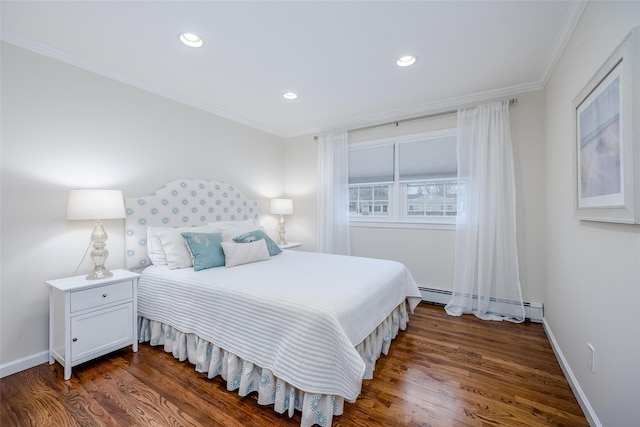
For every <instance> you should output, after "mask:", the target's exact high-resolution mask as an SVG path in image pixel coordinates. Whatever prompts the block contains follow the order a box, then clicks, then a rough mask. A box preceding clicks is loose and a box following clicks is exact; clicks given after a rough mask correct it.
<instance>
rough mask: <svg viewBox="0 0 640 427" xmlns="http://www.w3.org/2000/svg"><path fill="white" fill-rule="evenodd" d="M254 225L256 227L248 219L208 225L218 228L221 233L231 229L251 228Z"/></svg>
mask: <svg viewBox="0 0 640 427" xmlns="http://www.w3.org/2000/svg"><path fill="white" fill-rule="evenodd" d="M252 225H254V224H253V220H252V219H246V220H244V221H218V222H210V223H209V224H207V226H208V227H212V228H216V229H217V230H218V231H219V232H221V231H222V230H226V229H231V228H239V227H250V226H252Z"/></svg>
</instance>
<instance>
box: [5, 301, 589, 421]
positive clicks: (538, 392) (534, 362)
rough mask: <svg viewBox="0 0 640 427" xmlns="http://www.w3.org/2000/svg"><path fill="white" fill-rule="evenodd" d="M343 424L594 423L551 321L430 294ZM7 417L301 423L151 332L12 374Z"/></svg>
mask: <svg viewBox="0 0 640 427" xmlns="http://www.w3.org/2000/svg"><path fill="white" fill-rule="evenodd" d="M374 377H375V378H374V379H373V380H371V381H365V382H364V384H363V388H362V394H361V395H360V396H359V398H358V400H357V401H356V402H355V403H345V408H344V414H343V415H341V416H338V417H334V419H333V421H334V422H333V425H334V426H363V427H364V426H368V427H374V426H489V425H492V426H497V425H501V426H587V425H588V423H587V420H586V418H585V417H584V415H583V414H582V411H581V409H580V406H579V405H578V403H577V401H576V399H575V397H574V395H573V394H572V392H571V389H570V388H569V385H568V383H567V381H566V379H565V377H564V376H563V373H562V371H561V369H560V366H559V365H558V362H557V361H556V358H555V356H554V354H553V351H552V349H551V346H550V344H549V341H548V339H547V337H546V335H545V332H544V330H543V327H542V325H540V324H535V323H525V324H520V325H515V324H511V323H507V322H486V321H481V320H479V319H476V318H475V316H463V317H450V316H448V315H447V314H446V313H445V312H444V310H443V308H442V307H437V306H433V305H429V304H420V305H419V306H418V308H417V309H416V312H415V313H414V314H413V315H411V316H410V321H409V328H408V329H407V331H405V332H401V333H400V334H399V335H398V337H397V338H396V339H395V340H394V342H393V344H392V346H391V350H390V352H389V355H388V356H382V357H381V358H380V359H379V361H378V363H377V365H376V370H375V373H374ZM0 389H1V396H0V397H1V401H0V411H1V412H0V425H2V426H3V427H4V426H82V427H86V426H133V425H138V426H299V424H300V416H299V414H296V416H294V418H291V419H289V418H288V417H286V416H283V415H279V414H277V413H275V412H274V411H273V410H272V407H270V406H266V407H262V406H259V405H258V404H257V402H256V400H255V397H254V396H249V397H245V398H242V397H239V396H238V395H237V394H236V393H231V392H227V391H226V384H225V382H224V381H223V380H222V379H221V378H220V377H217V378H215V379H213V380H209V379H207V378H206V376H205V375H202V374H198V373H197V372H195V370H194V368H193V366H192V365H191V364H189V363H188V362H182V363H181V362H178V361H177V360H175V359H174V358H173V356H172V355H171V354H169V353H165V352H164V351H163V350H162V349H160V348H154V347H150V346H149V345H148V344H143V345H141V346H140V350H139V352H138V353H133V352H131V350H130V348H129V349H123V350H121V351H118V352H115V353H112V354H110V355H108V356H105V357H103V358H101V359H98V360H97V361H94V362H90V363H87V364H85V365H81V366H77V367H74V368H73V375H72V377H71V379H70V380H69V381H64V380H63V369H62V367H61V366H60V365H59V364H58V363H56V364H55V365H53V366H49V365H48V364H43V365H39V366H37V367H35V368H32V369H29V370H26V371H23V372H20V373H17V374H15V375H11V376H9V377H6V378H3V379H2V380H1V382H0Z"/></svg>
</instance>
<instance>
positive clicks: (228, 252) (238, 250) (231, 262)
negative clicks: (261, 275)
mask: <svg viewBox="0 0 640 427" xmlns="http://www.w3.org/2000/svg"><path fill="white" fill-rule="evenodd" d="M221 245H222V250H223V251H224V259H225V263H224V266H225V267H234V266H236V265H242V264H248V263H250V262H256V261H265V260H268V259H269V258H270V257H269V250H268V249H267V242H266V241H265V240H264V239H260V240H256V241H255V242H250V243H236V242H224V241H223V242H222V243H221Z"/></svg>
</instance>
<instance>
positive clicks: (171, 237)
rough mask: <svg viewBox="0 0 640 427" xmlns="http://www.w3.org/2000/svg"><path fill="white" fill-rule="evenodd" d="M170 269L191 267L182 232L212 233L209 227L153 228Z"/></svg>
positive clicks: (187, 248)
mask: <svg viewBox="0 0 640 427" xmlns="http://www.w3.org/2000/svg"><path fill="white" fill-rule="evenodd" d="M154 229H155V230H154V231H155V234H156V236H157V237H158V239H159V240H160V242H161V243H162V250H163V252H164V255H165V257H166V260H167V265H168V266H169V268H170V269H172V270H173V269H176V268H187V267H193V260H192V259H191V253H189V247H188V246H187V242H186V241H185V240H184V237H182V234H181V233H183V232H191V233H213V230H211V228H210V227H176V228H170V227H154ZM147 244H149V243H148V241H147Z"/></svg>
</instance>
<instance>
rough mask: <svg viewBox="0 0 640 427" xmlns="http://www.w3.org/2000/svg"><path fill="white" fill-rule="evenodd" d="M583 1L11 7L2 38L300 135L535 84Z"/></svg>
mask: <svg viewBox="0 0 640 427" xmlns="http://www.w3.org/2000/svg"><path fill="white" fill-rule="evenodd" d="M584 5H585V2H584V1H578V0H571V1H515V0H514V1H482V0H477V1H454V0H452V1H408V2H405V1H313V2H311V1H285V2H276V1H252V2H249V1H227V2H221V1H199V2H196V1H179V2H178V1H128V2H124V1H122V2H120V1H73V2H64V1H44V2H36V1H15V2H12V1H4V0H3V1H2V5H1V7H2V10H1V12H2V14H1V15H2V16H1V19H2V21H1V22H2V39H3V40H4V41H6V42H8V43H12V44H15V45H18V46H21V47H24V48H27V49H30V50H33V51H36V52H38V53H41V54H44V55H47V56H50V57H53V58H56V59H59V60H62V61H65V62H68V63H71V64H73V65H76V66H79V67H81V68H84V69H87V70H90V71H92V72H95V73H98V74H101V75H104V76H107V77H110V78H113V79H116V80H119V81H122V82H124V83H127V84H130V85H133V86H137V87H140V88H143V89H145V90H148V91H151V92H154V93H157V94H160V95H162V96H166V97H168V98H172V99H175V100H177V101H180V102H183V103H186V104H189V105H192V106H194V107H197V108H200V109H203V110H206V111H209V112H212V113H215V114H218V115H220V116H223V117H226V118H229V119H231V120H235V121H237V122H240V123H243V124H246V125H249V126H252V127H254V128H257V129H260V130H263V131H266V132H269V133H272V134H274V135H278V136H281V137H292V136H297V135H304V134H310V133H314V132H320V131H323V130H330V129H337V128H349V127H357V126H361V125H366V124H373V123H376V122H381V121H388V120H396V119H400V118H403V117H408V116H411V115H415V114H424V113H426V112H432V111H437V110H438V109H444V108H451V107H455V106H458V105H462V104H464V103H470V102H479V101H482V100H487V99H491V98H499V97H509V96H513V95H515V94H518V93H523V92H528V91H532V90H539V89H541V88H543V87H544V84H545V83H546V80H547V79H548V76H549V74H550V73H551V71H552V70H553V67H554V66H555V63H556V61H557V58H558V57H559V56H560V54H561V52H562V49H563V48H564V46H565V44H566V42H567V40H568V38H569V36H570V35H571V32H572V31H573V28H574V27H575V25H576V23H577V21H578V19H579V17H580V14H581V13H582V10H583V9H584ZM185 32H190V33H196V34H198V35H199V36H200V37H201V38H202V39H203V40H204V46H203V47H201V48H190V47H186V46H184V45H183V44H181V43H180V42H179V40H178V37H179V35H180V34H182V33H185ZM408 54H410V55H414V56H417V58H418V60H417V61H416V63H415V64H414V65H412V66H410V67H404V68H401V67H398V66H397V65H396V60H397V59H398V58H399V57H401V56H403V55H408ZM288 91H293V92H296V93H298V94H299V97H298V98H297V99H295V100H293V101H290V100H286V99H284V98H283V97H282V93H284V92H288Z"/></svg>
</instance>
